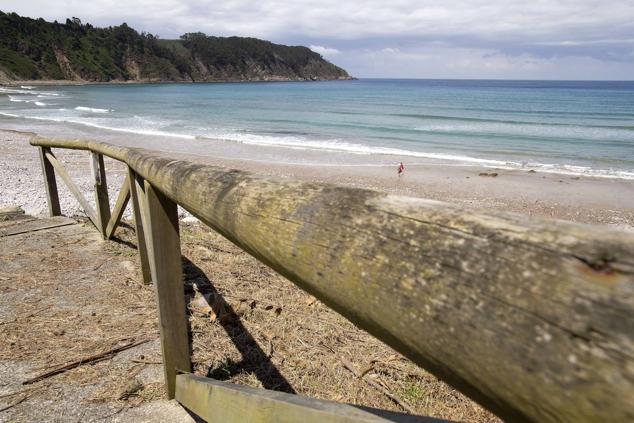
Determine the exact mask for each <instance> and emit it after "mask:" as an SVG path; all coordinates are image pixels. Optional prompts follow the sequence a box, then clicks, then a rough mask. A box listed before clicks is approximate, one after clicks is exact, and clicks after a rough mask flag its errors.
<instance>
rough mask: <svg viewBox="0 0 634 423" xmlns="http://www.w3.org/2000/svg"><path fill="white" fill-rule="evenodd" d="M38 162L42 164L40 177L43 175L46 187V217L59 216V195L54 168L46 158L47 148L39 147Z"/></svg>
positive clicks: (48, 151)
mask: <svg viewBox="0 0 634 423" xmlns="http://www.w3.org/2000/svg"><path fill="white" fill-rule="evenodd" d="M39 150H40V162H41V163H42V175H44V186H45V187H46V199H47V202H48V215H49V216H51V217H53V216H60V215H61V214H62V209H61V207H60V206H59V194H58V193H57V181H56V180H55V168H53V165H52V164H51V163H50V162H49V161H48V159H47V158H46V153H51V149H50V148H48V147H39Z"/></svg>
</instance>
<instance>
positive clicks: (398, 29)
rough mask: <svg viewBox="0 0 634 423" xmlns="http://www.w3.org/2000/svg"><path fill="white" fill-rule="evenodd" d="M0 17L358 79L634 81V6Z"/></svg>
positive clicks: (119, 6) (58, 12) (603, 1)
mask: <svg viewBox="0 0 634 423" xmlns="http://www.w3.org/2000/svg"><path fill="white" fill-rule="evenodd" d="M0 10H2V11H4V12H16V13H18V14H20V15H23V16H30V17H42V18H44V19H46V20H51V21H52V20H58V21H60V22H64V21H65V19H66V18H68V17H73V16H76V17H78V18H80V19H81V20H82V21H83V22H89V23H91V24H93V25H95V26H110V25H118V24H120V23H122V22H126V23H127V24H128V25H130V26H132V27H134V28H135V29H137V30H139V31H146V32H150V33H152V34H155V35H158V36H160V37H161V38H177V37H178V36H180V35H181V34H183V33H186V32H199V31H200V32H204V33H206V34H208V35H218V36H229V35H238V36H250V37H257V38H263V39H267V40H270V41H273V42H276V43H281V44H289V45H305V46H309V47H310V48H311V49H313V50H314V51H316V52H318V53H320V54H321V55H322V56H324V57H325V58H326V59H328V60H330V61H332V62H334V63H335V64H337V65H339V66H341V67H343V68H345V69H346V70H347V71H348V72H349V73H350V74H352V75H353V76H356V77H360V78H491V79H582V80H595V79H607V80H614V79H616V80H632V79H634V0H521V1H518V0H488V1H483V0H471V1H467V0H453V1H447V0H418V1H416V0H383V1H376V0H362V1H346V0H320V1H315V0H312V1H304V0H258V1H246V0H221V1H208V0H135V1H129V0H128V1H121V0H90V1H86V0H67V1H64V0H56V1H51V0H27V1H25V0H2V2H1V3H0Z"/></svg>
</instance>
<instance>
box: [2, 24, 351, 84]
mask: <svg viewBox="0 0 634 423" xmlns="http://www.w3.org/2000/svg"><path fill="white" fill-rule="evenodd" d="M0 76H2V77H3V79H4V80H5V81H7V80H9V81H10V80H64V81H78V82H82V81H84V82H124V81H136V82H158V81H193V82H198V81H269V80H270V81H274V80H280V81H282V80H283V81H288V80H333V79H350V76H349V75H348V73H347V72H346V71H345V70H343V69H341V68H339V67H337V66H335V65H334V64H332V63H330V62H328V61H326V60H325V59H324V58H323V57H321V56H320V55H319V54H317V53H315V52H313V51H311V50H310V49H308V48H307V47H302V46H285V45H280V44H274V43H271V42H268V41H264V40H258V39H255V38H243V37H212V36H207V35H205V34H202V33H191V34H185V35H183V36H182V37H181V38H180V39H178V40H161V39H158V38H157V37H155V36H153V35H152V34H146V33H138V32H137V31H135V30H134V29H132V28H130V27H129V26H128V25H126V24H125V23H124V24H122V25H119V26H114V27H108V28H96V27H93V26H92V25H90V24H83V23H82V22H81V21H80V20H79V19H77V18H72V19H67V20H66V22H65V23H58V22H52V23H51V22H46V21H44V20H43V19H31V18H25V17H20V16H18V15H17V14H15V13H8V14H7V13H3V12H0Z"/></svg>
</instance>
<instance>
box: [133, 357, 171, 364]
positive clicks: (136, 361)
mask: <svg viewBox="0 0 634 423" xmlns="http://www.w3.org/2000/svg"><path fill="white" fill-rule="evenodd" d="M130 361H131V362H133V363H139V364H163V362H162V361H152V360H141V359H136V358H133V359H132V360H130Z"/></svg>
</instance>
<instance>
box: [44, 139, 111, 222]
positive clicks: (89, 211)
mask: <svg viewBox="0 0 634 423" xmlns="http://www.w3.org/2000/svg"><path fill="white" fill-rule="evenodd" d="M45 156H46V158H47V159H48V161H49V162H50V163H51V164H52V165H53V167H54V168H55V170H57V174H58V175H59V176H60V177H61V178H62V180H63V181H64V182H65V183H66V187H68V190H69V191H70V192H71V193H72V194H73V195H74V196H75V198H76V199H77V201H78V202H79V204H80V205H81V207H82V208H83V209H84V212H85V213H86V216H88V218H89V219H90V220H91V221H92V223H93V224H94V225H95V226H96V227H97V229H99V221H98V220H97V215H96V214H95V211H94V210H93V208H92V207H91V206H90V203H88V201H86V199H85V198H84V196H83V195H82V194H81V191H80V190H79V188H77V185H75V182H73V180H72V179H71V177H70V175H69V174H68V172H67V171H66V168H64V166H63V165H62V164H61V163H60V162H59V161H58V160H57V158H56V157H55V156H54V155H53V153H51V152H50V151H48V152H46V153H45Z"/></svg>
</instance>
